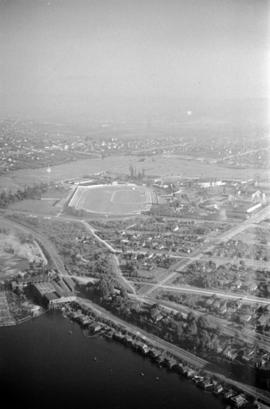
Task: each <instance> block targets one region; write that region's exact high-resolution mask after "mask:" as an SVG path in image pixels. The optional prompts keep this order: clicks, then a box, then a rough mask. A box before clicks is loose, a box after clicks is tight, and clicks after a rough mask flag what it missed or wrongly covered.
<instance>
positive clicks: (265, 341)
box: [131, 295, 270, 352]
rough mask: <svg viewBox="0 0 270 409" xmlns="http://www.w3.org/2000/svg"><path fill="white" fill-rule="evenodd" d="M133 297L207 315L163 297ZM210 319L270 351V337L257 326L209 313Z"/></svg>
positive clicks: (224, 330) (226, 331)
mask: <svg viewBox="0 0 270 409" xmlns="http://www.w3.org/2000/svg"><path fill="white" fill-rule="evenodd" d="M131 297H134V298H136V299H137V300H138V301H140V302H142V303H146V304H148V305H153V304H156V303H158V304H159V305H161V306H162V307H163V308H165V309H167V310H168V311H169V312H174V313H177V312H184V313H186V314H188V313H190V312H192V313H193V314H194V315H195V316H201V315H205V314H206V313H205V312H201V311H197V310H194V309H192V308H189V307H187V306H185V305H182V304H178V303H175V302H172V301H167V300H163V299H153V298H150V297H139V296H134V295H131ZM207 316H208V317H209V319H210V320H211V321H212V322H213V324H215V325H218V326H219V328H220V330H221V332H222V333H223V334H225V335H227V336H230V337H232V338H235V337H237V338H238V339H242V340H244V341H245V342H247V343H249V344H251V345H253V346H254V345H258V346H259V347H260V348H262V349H264V350H265V351H267V352H270V339H269V337H267V336H265V335H262V334H259V333H258V332H256V329H255V328H252V327H245V328H243V327H241V326H240V325H239V324H236V323H234V322H231V321H228V320H226V319H224V318H220V317H216V316H214V315H211V314H209V313H207Z"/></svg>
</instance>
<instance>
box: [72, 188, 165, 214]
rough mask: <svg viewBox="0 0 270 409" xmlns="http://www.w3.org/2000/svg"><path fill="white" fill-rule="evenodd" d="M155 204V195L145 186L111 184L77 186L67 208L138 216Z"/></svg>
mask: <svg viewBox="0 0 270 409" xmlns="http://www.w3.org/2000/svg"><path fill="white" fill-rule="evenodd" d="M153 203H157V197H156V194H155V193H154V192H153V191H152V190H151V189H149V188H147V187H145V186H137V185H135V184H112V185H94V186H78V187H77V189H76V190H75V192H74V194H73V196H72V198H71V199H70V201H69V204H68V206H69V207H72V208H74V209H76V210H84V211H86V212H89V213H95V214H100V215H108V216H120V215H134V214H140V213H141V212H143V211H147V210H149V209H150V208H151V206H152V204H153Z"/></svg>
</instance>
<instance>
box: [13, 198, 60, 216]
mask: <svg viewBox="0 0 270 409" xmlns="http://www.w3.org/2000/svg"><path fill="white" fill-rule="evenodd" d="M54 203H55V199H52V200H33V199H26V200H21V201H20V202H15V203H12V204H10V205H9V207H8V208H9V209H11V210H16V211H19V212H27V213H33V214H42V215H44V214H46V215H51V216H54V215H56V214H57V213H58V212H59V208H58V207H55V206H54Z"/></svg>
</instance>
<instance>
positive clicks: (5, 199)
mask: <svg viewBox="0 0 270 409" xmlns="http://www.w3.org/2000/svg"><path fill="white" fill-rule="evenodd" d="M48 186H49V185H48V183H45V182H41V183H39V184H35V185H33V186H25V187H24V188H20V189H18V190H16V191H15V192H12V191H10V190H8V191H7V190H2V192H1V193H0V208H6V207H8V206H9V205H10V204H12V203H15V202H18V201H20V200H24V199H40V197H41V195H42V194H43V193H45V192H46V191H47V189H48Z"/></svg>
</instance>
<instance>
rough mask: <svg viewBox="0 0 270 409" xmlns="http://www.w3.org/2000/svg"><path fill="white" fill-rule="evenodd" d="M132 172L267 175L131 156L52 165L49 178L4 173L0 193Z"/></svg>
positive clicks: (260, 171)
mask: <svg viewBox="0 0 270 409" xmlns="http://www.w3.org/2000/svg"><path fill="white" fill-rule="evenodd" d="M130 165H132V166H135V167H136V169H137V170H138V171H139V170H142V168H144V169H145V172H146V174H147V175H157V176H168V175H181V176H183V177H191V178H192V177H206V178H207V177H210V178H213V176H214V177H216V178H233V179H249V178H253V177H254V176H255V175H260V176H262V177H266V176H267V175H268V174H269V173H268V172H267V171H266V170H265V169H252V168H248V169H230V168H225V167H221V166H218V165H214V164H212V165H209V164H207V163H202V162H199V161H196V160H184V159H181V158H179V157H176V156H173V157H170V158H168V157H165V156H162V155H159V156H155V157H146V158H145V161H144V162H138V158H136V157H134V156H112V157H108V158H104V159H84V160H78V161H76V162H70V163H65V164H62V165H57V166H52V168H51V169H52V172H51V173H50V175H48V173H47V168H40V169H35V171H33V169H22V170H17V171H13V172H10V173H8V174H7V175H6V176H1V177H0V190H1V189H4V188H6V189H10V190H16V189H17V188H18V187H20V186H25V185H27V184H34V183H38V182H40V181H44V182H47V181H48V178H50V180H54V181H59V180H64V179H70V178H76V177H82V176H83V175H85V174H91V173H95V172H101V171H109V172H110V171H113V172H116V173H125V174H128V173H129V166H130Z"/></svg>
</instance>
